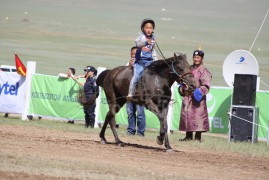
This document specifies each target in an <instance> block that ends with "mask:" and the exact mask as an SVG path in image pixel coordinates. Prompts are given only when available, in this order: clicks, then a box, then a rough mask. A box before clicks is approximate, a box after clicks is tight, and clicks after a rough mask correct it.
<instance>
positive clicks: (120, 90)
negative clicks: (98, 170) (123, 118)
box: [96, 54, 195, 150]
mask: <svg viewBox="0 0 269 180" xmlns="http://www.w3.org/2000/svg"><path fill="white" fill-rule="evenodd" d="M132 76H133V70H132V68H130V67H127V66H120V67H116V68H114V69H112V70H106V71H104V72H102V73H101V74H100V75H99V76H98V78H97V81H96V83H97V86H101V87H103V88H104V91H105V94H106V98H107V102H108V105H109V111H108V113H107V115H106V119H105V122H104V125H103V127H102V130H101V132H100V138H101V142H102V143H104V144H105V143H106V142H107V141H106V138H105V131H106V128H107V125H108V124H109V125H110V127H111V129H112V132H113V134H114V137H115V141H116V143H117V144H118V145H120V146H123V142H122V141H120V139H119V137H118V134H117V131H116V122H115V115H116V113H117V112H119V110H120V109H121V108H122V106H123V105H124V104H125V103H126V96H127V94H128V89H129V84H130V80H131V78H132ZM175 81H177V82H178V83H185V85H187V86H188V88H189V90H190V91H193V90H194V89H195V83H194V80H193V75H192V73H191V72H190V65H189V64H188V62H187V60H186V55H183V54H180V55H178V56H177V55H176V54H174V57H171V58H168V59H165V60H159V61H155V62H153V63H152V64H151V65H150V66H149V67H148V68H147V69H145V71H144V73H143V76H142V78H141V80H140V81H139V83H138V85H137V89H136V93H135V96H134V98H133V100H132V101H133V102H135V103H138V104H142V105H145V107H146V108H147V109H149V110H150V111H151V112H153V113H154V114H155V115H156V116H157V117H158V118H159V121H160V136H157V143H158V144H159V145H162V144H163V141H165V147H166V148H167V150H172V148H171V146H170V143H169V140H168V134H167V120H166V116H167V112H168V104H169V102H170V101H171V90H170V88H171V86H172V84H173V83H174V82H175Z"/></svg>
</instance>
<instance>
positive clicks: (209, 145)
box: [0, 117, 269, 158]
mask: <svg viewBox="0 0 269 180" xmlns="http://www.w3.org/2000/svg"><path fill="white" fill-rule="evenodd" d="M1 124H2V125H4V124H8V125H16V126H33V127H38V128H44V129H52V130H60V131H69V132H77V133H87V134H89V135H93V134H95V135H96V134H99V132H100V129H98V128H97V129H86V128H84V124H83V123H76V124H75V125H73V124H68V123H66V122H62V121H53V120H37V119H36V120H32V121H21V120H20V119H19V118H18V117H11V118H8V119H6V118H1V119H0V125H1ZM118 133H119V136H120V137H121V136H126V127H125V126H121V127H120V128H119V129H118ZM158 133H159V132H158V130H149V129H148V130H147V131H146V137H145V138H146V139H148V140H151V141H153V142H154V141H155V138H156V136H157V135H158ZM106 134H107V135H108V136H112V132H111V130H110V128H108V129H107V133H106ZM184 135H185V134H182V133H179V132H177V131H175V132H174V133H173V134H171V135H170V137H169V138H170V141H171V143H172V144H175V143H176V142H177V141H178V139H179V138H184ZM205 139H206V140H205V141H203V143H197V142H189V143H188V144H189V145H191V146H194V147H198V148H205V149H210V150H216V151H229V152H234V153H242V154H247V155H249V156H251V157H256V156H257V157H266V158H269V151H268V149H269V147H268V146H267V145H266V142H258V143H255V144H251V143H244V142H241V143H234V142H233V143H229V142H228V136H225V135H221V136H218V135H216V134H210V133H206V134H205ZM97 140H98V139H97Z"/></svg>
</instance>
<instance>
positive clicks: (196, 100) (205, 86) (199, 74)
mask: <svg viewBox="0 0 269 180" xmlns="http://www.w3.org/2000/svg"><path fill="white" fill-rule="evenodd" d="M203 59H204V52H203V51H201V50H195V51H194V52H193V65H191V71H192V73H193V75H194V79H195V81H196V87H197V88H196V89H195V91H194V92H193V94H188V93H187V91H185V89H184V85H180V86H179V93H180V95H181V96H183V98H182V106H181V115H180V126H179V130H180V131H186V137H185V138H184V139H180V141H189V140H192V139H193V132H196V133H195V140H197V141H199V142H201V136H202V132H206V131H208V130H209V123H208V112H207V106H206V94H207V93H208V92H209V89H210V84H211V79H212V75H211V73H210V72H209V71H208V70H207V68H206V67H205V66H204V65H203Z"/></svg>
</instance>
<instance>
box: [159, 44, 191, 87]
mask: <svg viewBox="0 0 269 180" xmlns="http://www.w3.org/2000/svg"><path fill="white" fill-rule="evenodd" d="M155 44H156V46H157V48H158V49H156V48H155V47H154V49H155V50H156V52H157V53H158V54H159V55H160V56H161V57H162V58H163V59H166V58H165V56H164V55H163V53H162V51H161V49H160V47H159V45H158V43H157V41H155ZM164 62H165V63H166V64H167V66H168V67H169V68H170V69H171V70H172V73H174V74H176V75H177V76H178V77H179V79H180V81H181V83H183V84H186V83H185V82H184V78H183V77H184V76H186V75H188V74H192V73H191V72H188V73H185V74H183V75H179V74H178V73H177V71H176V70H175V68H174V61H172V66H170V64H168V63H167V62H166V61H165V60H164Z"/></svg>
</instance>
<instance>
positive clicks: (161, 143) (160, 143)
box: [156, 136, 163, 145]
mask: <svg viewBox="0 0 269 180" xmlns="http://www.w3.org/2000/svg"><path fill="white" fill-rule="evenodd" d="M156 142H157V144H159V145H163V141H160V139H159V136H157V139H156Z"/></svg>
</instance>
